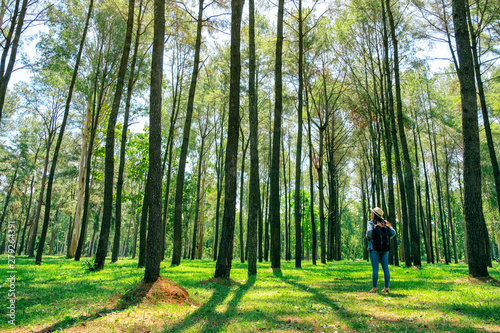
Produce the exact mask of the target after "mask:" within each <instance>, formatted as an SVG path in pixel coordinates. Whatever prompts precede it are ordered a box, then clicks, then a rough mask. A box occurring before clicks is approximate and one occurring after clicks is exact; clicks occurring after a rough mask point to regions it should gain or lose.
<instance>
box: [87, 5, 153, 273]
mask: <svg viewBox="0 0 500 333" xmlns="http://www.w3.org/2000/svg"><path fill="white" fill-rule="evenodd" d="M134 6H135V0H129V3H128V16H127V17H128V19H127V32H126V34H125V43H124V46H123V54H122V58H121V61H120V68H119V70H118V77H117V82H116V88H115V96H114V98H113V104H112V107H111V112H110V114H109V119H108V128H107V132H106V157H105V165H104V199H103V210H102V223H101V231H100V234H99V244H98V246H97V252H96V257H95V264H94V269H97V270H101V269H103V268H104V262H105V261H106V255H107V253H108V241H109V230H110V228H111V216H112V214H113V179H114V166H115V152H114V148H115V126H116V118H117V116H118V111H119V108H120V101H121V99H122V92H123V86H124V83H125V74H126V72H127V67H128V59H129V54H130V45H131V43H132V29H133V26H134ZM150 126H151V125H150ZM150 140H151V137H150ZM150 148H151V145H150ZM150 163H151V161H150ZM160 206H161V205H160Z"/></svg>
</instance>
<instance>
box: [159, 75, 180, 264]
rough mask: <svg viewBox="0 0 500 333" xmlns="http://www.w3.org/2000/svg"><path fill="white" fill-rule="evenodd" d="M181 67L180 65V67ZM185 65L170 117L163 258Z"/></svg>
mask: <svg viewBox="0 0 500 333" xmlns="http://www.w3.org/2000/svg"><path fill="white" fill-rule="evenodd" d="M178 68H179V67H178ZM183 74H184V67H181V68H180V69H178V72H177V75H176V80H175V86H174V87H173V91H174V93H173V95H174V96H173V101H172V115H171V117H170V128H169V130H168V139H167V148H166V150H165V153H166V152H167V150H168V167H167V176H166V180H167V186H166V187H165V200H164V201H163V222H162V223H163V231H162V232H163V244H162V246H163V250H162V258H163V259H164V256H165V246H166V242H167V215H168V210H169V206H170V183H171V180H172V164H173V158H174V153H173V150H174V131H175V125H176V123H177V118H178V116H179V111H180V107H181V106H180V105H181V97H182V87H183V85H182V83H183V76H184V75H183ZM172 81H174V73H173V71H172Z"/></svg>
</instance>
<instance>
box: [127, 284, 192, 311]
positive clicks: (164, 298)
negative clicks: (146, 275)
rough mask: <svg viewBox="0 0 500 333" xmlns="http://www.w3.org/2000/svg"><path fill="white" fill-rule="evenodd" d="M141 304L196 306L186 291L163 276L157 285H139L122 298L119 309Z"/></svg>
mask: <svg viewBox="0 0 500 333" xmlns="http://www.w3.org/2000/svg"><path fill="white" fill-rule="evenodd" d="M140 302H147V303H158V302H165V303H179V304H181V303H186V304H194V303H193V302H192V301H191V299H190V298H189V293H188V292H187V291H186V289H184V288H183V287H181V286H179V285H178V284H175V283H174V282H173V281H172V280H170V279H167V278H164V277H162V276H160V277H159V278H158V280H156V282H155V283H145V282H141V283H139V284H138V285H137V286H136V287H135V288H134V289H132V290H130V291H128V292H127V293H125V294H124V295H123V296H122V298H121V301H120V304H119V306H118V307H119V308H128V307H129V306H132V305H135V304H137V303H140Z"/></svg>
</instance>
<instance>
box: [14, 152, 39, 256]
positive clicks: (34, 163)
mask: <svg viewBox="0 0 500 333" xmlns="http://www.w3.org/2000/svg"><path fill="white" fill-rule="evenodd" d="M39 152H40V146H38V148H37V150H36V153H35V161H34V162H33V165H34V166H36V161H37V160H38V153H39ZM34 184H35V171H33V176H32V177H31V184H30V199H29V203H28V212H27V213H26V221H25V222H24V228H23V236H22V237H21V244H20V245H19V251H18V252H17V253H18V254H19V255H21V253H22V251H23V247H24V238H25V236H26V228H27V226H28V222H29V220H30V214H31V205H32V202H33V188H34ZM26 243H28V241H27V240H26Z"/></svg>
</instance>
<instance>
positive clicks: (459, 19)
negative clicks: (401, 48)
mask: <svg viewBox="0 0 500 333" xmlns="http://www.w3.org/2000/svg"><path fill="white" fill-rule="evenodd" d="M452 8H453V23H454V28H455V39H456V45H457V55H458V59H459V63H460V67H459V69H458V72H457V74H458V79H459V81H460V95H461V100H462V133H463V147H464V159H463V168H464V169H463V170H464V171H463V172H464V215H465V227H466V230H467V231H466V240H467V254H468V261H469V275H470V276H472V277H484V276H489V274H488V263H489V261H490V260H491V258H490V253H489V252H490V251H489V246H490V243H489V241H487V239H488V231H487V229H486V223H485V220H484V215H483V206H482V200H481V156H480V145H479V125H478V115H477V100H476V85H475V81H474V64H473V60H472V53H471V47H470V37H469V31H468V28H467V19H466V4H465V1H464V0H453V1H452Z"/></svg>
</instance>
